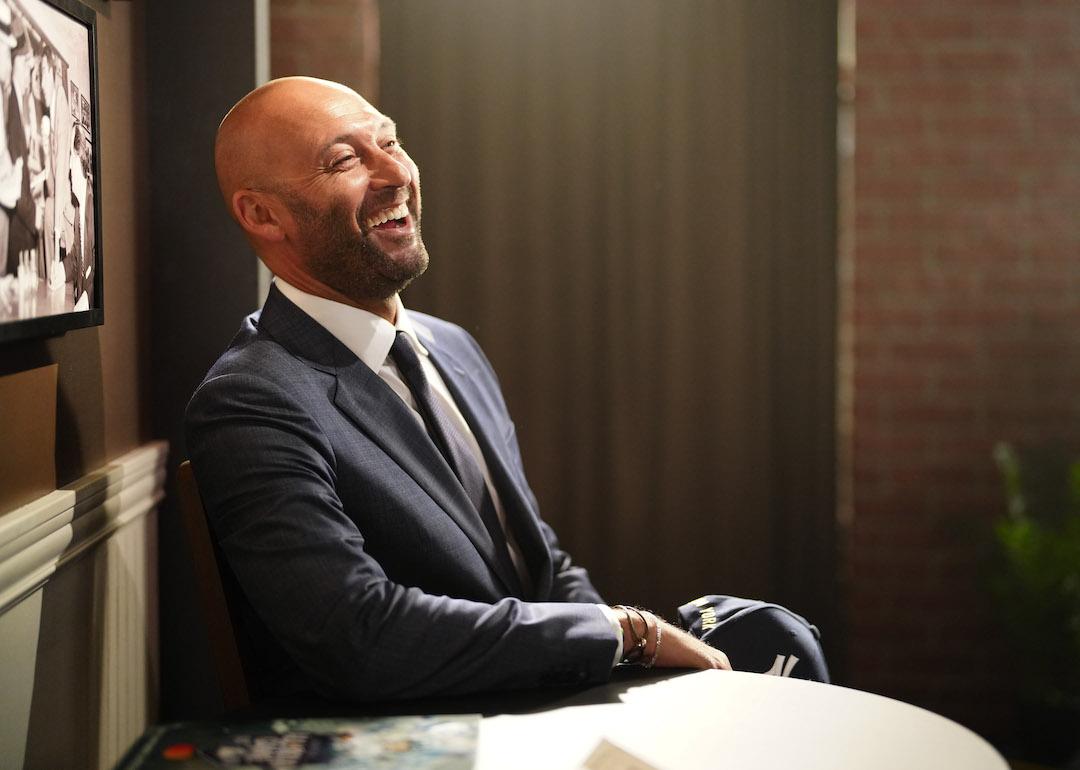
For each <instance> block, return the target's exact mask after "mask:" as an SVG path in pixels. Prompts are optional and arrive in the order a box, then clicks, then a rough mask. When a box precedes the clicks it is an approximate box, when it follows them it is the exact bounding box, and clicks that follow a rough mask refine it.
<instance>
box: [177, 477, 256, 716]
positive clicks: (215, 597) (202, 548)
mask: <svg viewBox="0 0 1080 770" xmlns="http://www.w3.org/2000/svg"><path fill="white" fill-rule="evenodd" d="M176 478H177V485H178V487H179V492H180V514H181V518H182V519H183V520H184V528H185V529H186V530H187V534H188V542H189V543H190V545H191V555H192V558H193V561H194V564H195V582H196V583H197V585H198V591H199V600H200V603H201V604H202V610H203V616H204V619H205V620H206V629H207V633H208V635H209V637H210V650H211V653H212V654H213V656H214V665H215V667H216V668H217V675H218V684H219V685H220V687H221V695H222V699H223V701H224V705H225V710H226V711H232V710H235V709H238V708H243V707H244V706H247V705H249V704H250V703H251V698H250V695H249V692H248V682H247V677H246V676H245V675H244V666H243V662H242V660H241V658H240V648H239V646H238V644H237V637H236V631H235V629H234V628H233V623H232V616H231V615H230V614H229V603H228V601H227V600H226V597H225V589H224V587H223V582H222V575H221V569H220V566H219V564H218V559H217V554H216V552H215V548H214V542H213V540H212V539H211V538H210V528H209V526H208V524H207V521H206V511H205V510H204V509H203V504H202V498H201V497H199V488H198V486H197V485H196V484H195V474H194V473H193V472H192V470H191V463H190V462H188V461H187V460H185V461H184V462H182V463H181V464H180V468H179V469H178V471H177V474H176Z"/></svg>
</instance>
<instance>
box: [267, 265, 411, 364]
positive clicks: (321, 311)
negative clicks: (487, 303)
mask: <svg viewBox="0 0 1080 770" xmlns="http://www.w3.org/2000/svg"><path fill="white" fill-rule="evenodd" d="M274 283H275V285H276V286H277V287H278V289H279V290H280V291H281V293H282V294H284V295H285V296H286V297H287V298H288V299H289V300H290V301H291V302H292V303H293V304H294V305H296V306H297V307H298V308H300V309H301V310H303V311H304V312H305V313H307V314H308V315H309V316H311V318H312V319H313V320H314V321H315V322H316V323H318V324H319V325H320V326H322V327H323V328H324V329H326V330H327V331H328V332H330V333H331V334H332V335H334V337H336V338H337V339H338V341H339V342H341V344H342V345H344V346H345V347H347V348H348V349H349V350H351V351H352V352H353V353H354V354H355V355H356V357H357V358H359V359H360V360H361V361H363V362H364V364H366V365H367V367H368V368H369V369H371V370H372V371H373V372H378V371H379V369H381V368H382V365H383V363H384V362H385V361H386V357H387V356H388V355H389V354H390V346H391V345H393V344H394V337H395V336H396V335H397V332H399V331H401V332H405V334H407V335H408V337H409V341H410V342H412V345H413V347H414V348H416V350H417V352H418V353H420V354H421V355H424V356H426V355H428V351H427V349H426V348H425V347H424V345H423V343H422V342H421V341H420V336H421V335H422V336H424V337H426V338H427V339H431V332H430V331H429V330H428V329H427V327H425V326H424V325H422V324H420V323H416V322H415V321H413V319H412V317H411V316H410V315H409V313H408V311H406V310H405V305H404V304H402V302H401V297H400V295H397V294H395V295H394V301H395V302H396V303H397V314H396V318H397V324H396V325H395V324H391V323H390V322H389V321H387V320H386V319H385V318H383V317H381V316H377V315H375V314H374V313H370V312H368V311H367V310H361V309H360V308H358V307H353V306H352V305H346V304H344V303H342V302H335V301H334V300H332V299H326V298H325V297H318V296H315V295H314V294H308V293H307V292H306V291H301V290H300V289H298V288H296V287H295V286H293V285H292V284H290V283H288V282H287V281H285V280H283V279H282V278H280V277H277V276H275V277H274Z"/></svg>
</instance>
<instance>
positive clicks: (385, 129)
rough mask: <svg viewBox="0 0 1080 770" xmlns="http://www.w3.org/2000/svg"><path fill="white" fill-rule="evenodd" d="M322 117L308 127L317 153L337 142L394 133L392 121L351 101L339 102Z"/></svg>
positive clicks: (371, 108)
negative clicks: (316, 146) (322, 118)
mask: <svg viewBox="0 0 1080 770" xmlns="http://www.w3.org/2000/svg"><path fill="white" fill-rule="evenodd" d="M323 115H324V117H325V118H326V119H325V120H319V121H312V122H311V123H309V124H308V125H309V128H310V129H311V130H312V135H313V136H312V138H313V139H314V140H315V143H316V144H318V145H319V148H320V150H322V149H326V148H329V147H331V146H333V145H334V144H336V143H339V142H345V143H349V142H351V141H354V140H356V139H361V138H365V137H370V136H378V135H380V134H386V133H394V132H396V130H397V127H396V126H395V125H394V121H392V120H391V119H390V118H388V117H387V116H386V115H383V114H382V113H381V112H379V111H378V110H376V109H375V108H374V107H372V106H371V105H370V104H367V103H366V102H365V103H364V104H363V105H360V104H358V103H356V102H355V101H354V102H352V103H351V104H348V103H344V102H342V103H340V104H336V105H333V106H331V107H329V108H328V109H327V110H326V111H325V112H324V113H323Z"/></svg>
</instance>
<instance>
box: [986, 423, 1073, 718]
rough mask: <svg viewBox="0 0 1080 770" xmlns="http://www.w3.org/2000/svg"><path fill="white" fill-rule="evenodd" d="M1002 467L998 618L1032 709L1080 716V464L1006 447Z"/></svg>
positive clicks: (997, 455) (1055, 454)
mask: <svg viewBox="0 0 1080 770" xmlns="http://www.w3.org/2000/svg"><path fill="white" fill-rule="evenodd" d="M994 459H995V460H996V461H997V465H998V468H999V469H1000V470H1001V473H1002V476H1003V478H1004V482H1005V495H1006V500H1007V502H1008V512H1007V514H1006V516H1005V517H1004V518H1002V519H1001V520H999V521H998V522H997V523H996V524H995V527H994V533H995V535H996V542H997V546H998V547H997V554H996V556H997V558H996V560H995V568H994V570H993V573H992V577H991V589H992V591H993V594H994V599H995V611H996V612H997V613H998V616H999V617H1000V619H1001V620H1002V622H1003V624H1004V628H1005V633H1006V634H1007V636H1008V638H1009V641H1010V642H1011V644H1012V647H1013V650H1014V655H1015V659H1014V660H1012V661H1007V662H1006V666H1005V668H1007V669H1012V670H1015V671H1017V672H1018V673H1019V675H1020V684H1021V696H1022V698H1023V699H1024V700H1025V701H1027V702H1029V703H1038V704H1043V705H1046V706H1051V707H1063V708H1067V709H1078V708H1080V460H1070V458H1069V457H1068V455H1066V454H1065V453H1064V452H1062V451H1060V450H1054V449H1043V450H1037V451H1025V452H1023V453H1020V452H1018V451H1017V450H1016V449H1015V448H1013V447H1012V446H1011V445H1009V444H1004V443H1003V444H999V445H998V446H997V447H996V448H995V450H994Z"/></svg>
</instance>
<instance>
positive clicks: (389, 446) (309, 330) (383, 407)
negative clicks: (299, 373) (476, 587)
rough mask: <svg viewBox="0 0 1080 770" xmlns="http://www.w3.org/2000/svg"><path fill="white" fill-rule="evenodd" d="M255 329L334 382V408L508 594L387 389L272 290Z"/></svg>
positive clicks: (470, 513) (465, 504)
mask: <svg viewBox="0 0 1080 770" xmlns="http://www.w3.org/2000/svg"><path fill="white" fill-rule="evenodd" d="M259 327H260V329H262V330H265V331H267V332H268V333H269V334H270V335H271V336H273V337H274V339H276V340H277V341H278V342H280V343H281V344H282V345H283V346H285V347H286V348H288V349H289V350H290V351H291V352H292V353H293V354H294V355H297V356H298V357H299V358H301V359H303V360H305V361H307V362H308V363H309V364H310V365H311V366H314V367H315V368H317V369H320V370H322V371H326V372H328V373H330V374H334V375H335V376H336V377H337V389H336V391H335V393H334V404H335V405H336V406H337V408H338V409H340V410H341V411H342V412H343V413H344V414H345V415H346V416H347V417H348V418H349V419H350V420H351V421H352V422H353V423H354V424H355V425H356V426H357V428H359V429H360V430H361V431H363V432H364V434H365V435H367V436H368V438H370V439H371V440H372V441H374V442H375V443H376V444H377V445H378V446H379V447H380V448H381V449H382V450H383V451H384V452H386V454H387V455H389V456H390V457H391V458H392V459H393V460H394V462H396V463H397V464H398V465H399V466H400V467H401V468H402V470H404V471H405V472H406V473H407V474H409V476H411V477H412V478H413V480H414V481H416V483H417V484H418V485H419V486H420V487H421V488H422V489H423V490H424V491H425V492H427V494H428V496H430V497H431V499H432V500H434V501H435V503H436V504H437V505H438V506H439V507H440V508H442V509H443V511H445V512H446V514H447V515H448V516H449V517H450V518H451V519H453V521H454V522H455V523H456V524H457V525H458V527H460V528H461V530H462V532H464V533H465V535H466V536H467V537H468V538H469V540H470V541H472V543H473V545H474V546H475V547H476V550H477V551H478V552H479V553H480V555H481V556H482V557H483V558H484V561H485V562H487V564H488V566H489V567H490V568H491V570H492V571H493V572H494V573H495V574H496V575H497V576H498V577H499V579H500V580H501V581H502V583H503V584H504V587H505V588H506V589H507V591H508V592H511V593H512V590H511V588H510V587H511V586H513V585H514V584H515V582H514V580H513V578H511V577H510V576H507V575H505V574H504V569H502V568H501V566H500V562H499V559H498V558H497V556H496V551H495V546H494V544H493V543H492V541H491V536H490V535H489V534H488V531H487V528H486V527H485V526H484V523H483V521H481V519H480V515H479V514H478V513H477V512H476V510H475V509H474V508H473V505H472V502H471V501H470V500H469V498H468V496H467V495H466V494H465V490H464V489H463V488H462V486H461V483H460V482H459V481H458V479H457V476H456V475H455V474H454V472H453V470H452V469H451V468H450V466H449V465H447V463H446V459H445V458H444V457H443V456H442V453H441V452H439V450H438V449H437V448H436V446H435V444H434V442H432V440H431V437H430V436H428V434H427V431H425V430H424V428H423V426H421V424H420V423H419V422H418V421H417V419H416V418H415V417H414V416H413V414H412V411H411V410H410V409H409V407H408V406H407V405H406V404H405V403H404V402H403V401H402V400H401V399H400V398H399V397H398V395H397V394H396V393H394V391H393V390H391V388H390V386H389V385H387V384H386V383H385V382H383V381H382V379H381V378H380V377H379V376H378V375H377V374H376V373H375V372H373V371H372V370H371V369H370V368H369V367H368V366H367V365H366V364H364V363H363V362H362V361H360V360H359V359H358V358H357V357H356V356H355V355H354V354H353V352H352V351H351V350H349V349H348V348H346V347H345V346H344V345H343V344H342V343H341V342H340V341H339V340H338V339H337V338H336V337H334V336H333V335H332V334H330V332H328V331H326V329H324V328H323V327H322V326H321V325H319V324H318V323H317V322H316V321H314V320H313V319H312V318H311V317H310V316H308V315H307V314H306V313H304V312H303V311H302V310H300V308H298V307H297V306H296V305H294V304H293V303H292V302H291V301H289V299H288V298H286V297H285V296H284V295H283V294H281V292H280V291H279V290H278V289H277V288H276V287H271V290H270V295H269V296H268V297H267V301H266V304H265V305H264V307H263V311H262V314H261V315H260V317H259Z"/></svg>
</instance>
